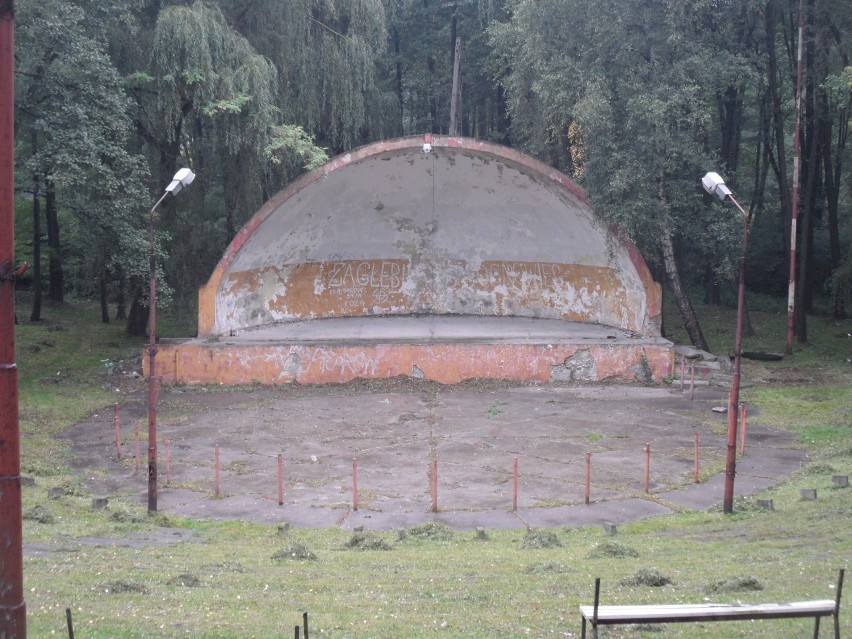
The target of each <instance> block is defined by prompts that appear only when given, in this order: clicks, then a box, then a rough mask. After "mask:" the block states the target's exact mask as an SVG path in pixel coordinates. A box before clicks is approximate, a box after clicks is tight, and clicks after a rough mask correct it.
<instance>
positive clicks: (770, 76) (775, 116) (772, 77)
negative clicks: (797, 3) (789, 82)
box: [765, 0, 793, 271]
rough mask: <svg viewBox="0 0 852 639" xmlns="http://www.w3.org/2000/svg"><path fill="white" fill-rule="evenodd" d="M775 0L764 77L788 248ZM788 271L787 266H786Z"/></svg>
mask: <svg viewBox="0 0 852 639" xmlns="http://www.w3.org/2000/svg"><path fill="white" fill-rule="evenodd" d="M775 21H776V18H775V0H768V2H767V3H766V13H765V24H766V52H767V55H766V79H767V85H768V88H769V99H770V102H771V104H772V122H773V124H774V127H773V129H774V131H775V159H776V162H774V163H773V169H774V171H775V178H776V179H777V181H778V188H779V190H780V191H781V215H782V217H783V224H782V227H783V229H784V251H785V252H789V248H790V220H791V219H792V215H793V214H792V207H791V203H790V184H789V182H788V180H787V154H786V152H785V147H784V140H785V135H786V133H785V131H784V116H783V114H782V106H783V101H782V99H781V95H780V91H779V89H778V78H779V75H778V59H777V55H776V52H775ZM788 271H789V268H788Z"/></svg>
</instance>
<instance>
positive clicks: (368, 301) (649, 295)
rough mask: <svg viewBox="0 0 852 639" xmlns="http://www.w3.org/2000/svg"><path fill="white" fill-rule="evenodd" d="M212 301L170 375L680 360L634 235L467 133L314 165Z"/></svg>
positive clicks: (226, 266)
mask: <svg viewBox="0 0 852 639" xmlns="http://www.w3.org/2000/svg"><path fill="white" fill-rule="evenodd" d="M247 217H248V216H247ZM198 299H199V303H198V308H199V311H198V338H197V339H196V340H193V341H185V342H180V343H164V344H162V345H161V350H160V354H159V356H158V358H157V360H156V363H157V369H156V374H157V376H159V377H162V379H163V380H164V381H165V382H167V383H168V382H182V383H222V384H241V383H250V382H253V381H258V382H261V383H264V384H278V383H287V382H291V381H298V382H300V383H321V382H345V381H348V380H350V379H354V378H358V377H364V378H386V377H393V376H397V375H408V376H412V377H417V378H423V379H429V380H435V381H440V382H443V383H452V382H457V381H461V380H463V379H469V378H496V379H510V380H518V381H548V380H560V379H582V380H589V381H598V380H622V381H632V380H636V379H640V380H655V381H658V382H659V381H661V380H662V379H663V378H664V377H666V376H667V375H668V374H670V373H671V372H672V365H673V351H672V345H671V343H670V342H668V341H667V340H664V339H662V338H661V336H660V323H661V310H662V309H661V293H660V286H659V285H658V284H657V283H656V282H655V281H654V280H653V278H652V277H651V274H650V272H649V270H648V268H647V266H646V264H645V262H644V260H643V259H642V256H641V255H640V254H639V252H638V251H637V249H636V247H635V246H634V245H633V244H632V243H630V242H629V241H628V240H627V239H625V238H624V237H623V236H622V234H620V233H619V232H618V230H617V229H614V228H611V227H610V226H609V225H608V224H607V223H606V222H605V221H604V220H603V218H601V217H600V216H598V215H597V214H596V213H595V211H594V210H592V208H591V207H590V206H589V204H588V202H587V198H586V194H585V193H584V192H583V191H582V190H581V189H580V188H578V187H577V186H576V185H575V184H574V183H573V182H572V181H571V180H570V179H568V178H567V177H566V176H565V175H563V174H562V173H560V172H558V171H556V170H554V169H553V168H551V167H548V166H546V165H544V164H542V163H541V162H538V161H537V160H535V159H533V158H531V157H529V156H526V155H524V154H522V153H519V152H517V151H515V150H513V149H508V148H506V147H501V146H498V145H494V144H489V143H486V142H482V141H478V140H471V139H467V138H447V137H438V136H432V135H427V136H425V137H420V138H401V139H397V140H386V141H383V142H378V143H375V144H372V145H369V146H366V147H361V148H359V149H355V150H353V151H350V152H348V153H345V154H343V155H341V156H338V157H336V158H334V159H333V160H331V161H330V162H329V163H328V164H326V165H325V166H323V167H321V168H319V169H317V170H315V171H313V172H311V173H309V174H306V175H304V176H302V177H301V178H299V179H298V180H296V181H295V182H294V183H292V184H291V185H289V186H288V187H286V188H285V189H284V190H282V191H281V192H279V193H278V194H276V195H275V196H274V197H272V198H271V199H270V200H269V201H268V202H267V203H266V204H264V205H263V207H261V209H260V210H258V211H257V212H256V213H254V215H253V216H252V217H251V219H249V221H248V222H247V223H246V224H245V226H243V228H242V229H241V230H240V231H239V233H237V235H236V237H235V238H234V239H233V241H232V242H231V244H230V246H229V247H228V248H227V250H226V251H225V253H224V255H223V256H222V259H221V260H220V262H219V264H218V265H217V266H216V268H215V269H214V271H213V273H212V275H211V276H210V279H209V281H208V282H207V284H206V285H205V286H203V287H202V288H201V289H200V290H199V298H198Z"/></svg>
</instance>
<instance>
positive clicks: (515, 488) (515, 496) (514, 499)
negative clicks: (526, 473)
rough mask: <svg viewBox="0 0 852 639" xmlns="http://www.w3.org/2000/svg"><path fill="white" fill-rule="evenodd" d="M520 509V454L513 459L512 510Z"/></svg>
mask: <svg viewBox="0 0 852 639" xmlns="http://www.w3.org/2000/svg"><path fill="white" fill-rule="evenodd" d="M517 510H518V456H517V455H515V458H514V460H512V512H516V511H517Z"/></svg>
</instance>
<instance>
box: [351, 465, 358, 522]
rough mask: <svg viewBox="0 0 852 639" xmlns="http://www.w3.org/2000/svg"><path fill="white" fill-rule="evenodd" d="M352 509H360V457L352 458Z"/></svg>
mask: <svg viewBox="0 0 852 639" xmlns="http://www.w3.org/2000/svg"><path fill="white" fill-rule="evenodd" d="M352 510H355V511H357V510H358V458H357V457H353V458H352Z"/></svg>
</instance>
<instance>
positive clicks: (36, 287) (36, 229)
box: [30, 131, 42, 322]
mask: <svg viewBox="0 0 852 639" xmlns="http://www.w3.org/2000/svg"><path fill="white" fill-rule="evenodd" d="M30 139H31V140H32V147H33V155H34V156H35V155H36V154H37V153H38V133H37V132H36V131H32V132H31V134H30ZM41 297H42V295H41V181H40V179H39V174H38V173H34V174H33V309H32V313H30V321H31V322H40V321H41Z"/></svg>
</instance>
